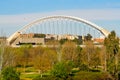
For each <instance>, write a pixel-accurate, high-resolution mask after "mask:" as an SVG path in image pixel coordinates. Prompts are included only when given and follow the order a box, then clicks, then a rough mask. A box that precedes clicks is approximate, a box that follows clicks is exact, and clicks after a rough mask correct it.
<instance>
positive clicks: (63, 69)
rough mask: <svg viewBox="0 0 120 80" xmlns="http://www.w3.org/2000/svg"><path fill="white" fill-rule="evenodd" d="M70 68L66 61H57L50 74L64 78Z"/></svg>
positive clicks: (69, 71)
mask: <svg viewBox="0 0 120 80" xmlns="http://www.w3.org/2000/svg"><path fill="white" fill-rule="evenodd" d="M71 70H72V65H71V64H70V63H69V62H68V63H65V62H58V63H57V64H55V65H54V67H53V69H52V70H51V74H52V75H53V76H55V77H58V78H62V79H65V80H66V78H67V77H68V76H69V74H70V73H71Z"/></svg>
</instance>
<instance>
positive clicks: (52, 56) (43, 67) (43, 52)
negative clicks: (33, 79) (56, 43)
mask: <svg viewBox="0 0 120 80" xmlns="http://www.w3.org/2000/svg"><path fill="white" fill-rule="evenodd" d="M56 61H57V53H56V52H55V51H54V50H52V49H49V48H40V51H39V52H38V53H36V55H34V57H33V64H34V67H35V68H36V69H38V70H39V73H40V74H41V77H42V73H43V72H45V71H48V70H50V69H51V68H52V66H53V65H54V64H55V63H56Z"/></svg>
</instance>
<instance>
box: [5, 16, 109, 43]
mask: <svg viewBox="0 0 120 80" xmlns="http://www.w3.org/2000/svg"><path fill="white" fill-rule="evenodd" d="M59 18H62V19H69V20H74V21H78V22H81V23H84V24H87V25H89V26H90V27H92V28H94V29H96V30H98V31H100V32H101V33H102V34H103V35H104V36H105V37H107V36H108V34H109V33H110V32H109V31H107V30H105V29H103V28H102V27H99V26H98V25H96V24H94V23H92V22H90V21H87V20H85V19H82V18H79V17H73V16H61V15H57V16H47V17H44V18H40V19H38V20H36V21H33V22H31V23H29V24H27V25H26V26H24V27H23V29H21V30H18V31H16V32H15V33H14V34H13V35H11V36H10V37H9V38H8V39H7V41H8V43H10V42H11V41H12V40H13V39H15V38H17V37H18V36H19V35H20V34H21V33H22V32H24V31H25V30H27V29H28V28H30V27H31V26H33V25H34V24H37V23H41V22H43V21H46V20H48V19H59Z"/></svg>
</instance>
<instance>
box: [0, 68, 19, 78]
mask: <svg viewBox="0 0 120 80" xmlns="http://www.w3.org/2000/svg"><path fill="white" fill-rule="evenodd" d="M2 75H3V80H20V73H18V72H16V70H15V69H14V68H13V67H7V68H5V69H3V70H2Z"/></svg>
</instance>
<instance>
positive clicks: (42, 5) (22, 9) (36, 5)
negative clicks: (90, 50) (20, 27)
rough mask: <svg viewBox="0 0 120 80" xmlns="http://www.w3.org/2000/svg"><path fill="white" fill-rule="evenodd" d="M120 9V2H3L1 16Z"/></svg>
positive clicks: (84, 0) (90, 0)
mask: <svg viewBox="0 0 120 80" xmlns="http://www.w3.org/2000/svg"><path fill="white" fill-rule="evenodd" d="M111 8H112V9H120V0H1V1H0V14H3V15H5V14H23V13H36V12H49V11H55V10H71V9H111Z"/></svg>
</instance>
